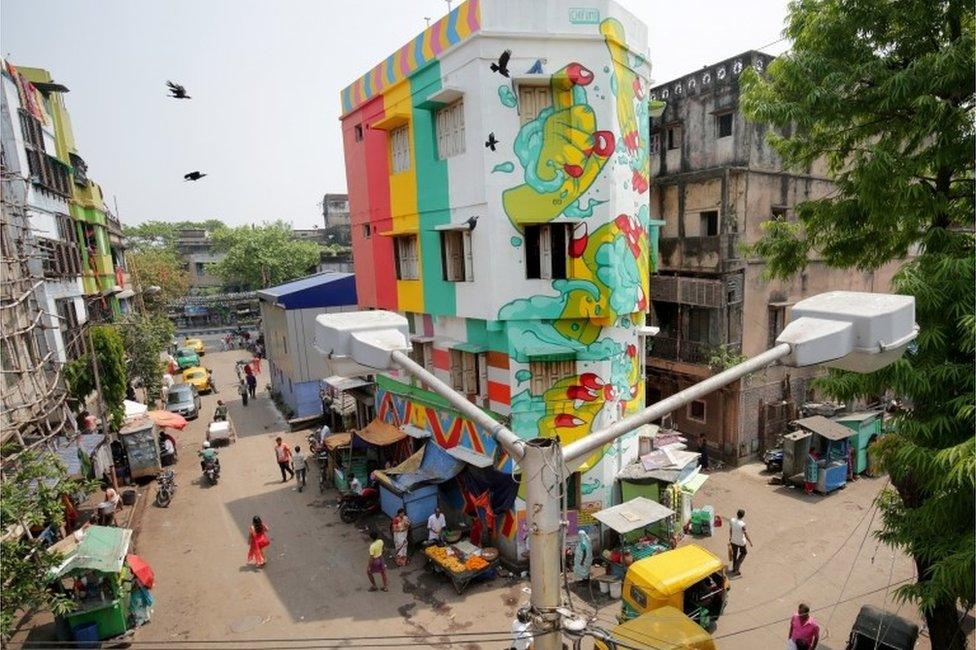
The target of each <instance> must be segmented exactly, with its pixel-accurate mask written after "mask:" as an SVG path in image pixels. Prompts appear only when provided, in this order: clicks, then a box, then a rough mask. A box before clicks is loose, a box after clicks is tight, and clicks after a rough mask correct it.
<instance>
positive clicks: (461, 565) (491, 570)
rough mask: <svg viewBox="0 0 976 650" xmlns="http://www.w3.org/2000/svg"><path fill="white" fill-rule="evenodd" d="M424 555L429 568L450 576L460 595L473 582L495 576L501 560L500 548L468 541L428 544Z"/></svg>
mask: <svg viewBox="0 0 976 650" xmlns="http://www.w3.org/2000/svg"><path fill="white" fill-rule="evenodd" d="M424 557H425V558H426V560H427V563H426V566H427V567H428V568H431V569H433V570H434V571H435V572H438V573H443V574H445V575H446V576H447V577H448V578H450V580H451V583H452V584H453V585H454V590H455V591H457V593H458V594H459V595H460V594H461V593H462V592H463V591H464V590H465V588H467V586H468V585H469V584H471V583H472V582H474V581H477V580H488V579H491V578H493V577H494V576H495V573H496V568H497V567H498V562H499V560H498V549H495V548H490V547H489V548H479V547H477V546H475V545H474V544H472V543H471V542H468V541H459V542H455V543H454V544H449V545H446V546H438V545H436V544H435V545H431V546H428V547H427V548H425V549H424Z"/></svg>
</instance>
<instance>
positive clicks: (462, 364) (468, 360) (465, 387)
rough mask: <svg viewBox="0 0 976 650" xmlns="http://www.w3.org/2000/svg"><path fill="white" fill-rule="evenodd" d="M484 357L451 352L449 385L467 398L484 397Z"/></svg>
mask: <svg viewBox="0 0 976 650" xmlns="http://www.w3.org/2000/svg"><path fill="white" fill-rule="evenodd" d="M487 371H488V364H487V359H486V355H485V354H483V353H481V354H477V353H474V352H464V351H462V350H451V385H452V386H453V388H454V390H456V391H458V392H460V393H463V394H464V395H467V396H468V397H484V396H485V391H486V389H487V383H488V380H487V376H488V372H487Z"/></svg>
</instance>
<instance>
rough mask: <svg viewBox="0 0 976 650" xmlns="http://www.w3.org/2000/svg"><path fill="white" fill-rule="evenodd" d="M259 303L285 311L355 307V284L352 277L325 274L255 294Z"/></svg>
mask: <svg viewBox="0 0 976 650" xmlns="http://www.w3.org/2000/svg"><path fill="white" fill-rule="evenodd" d="M257 295H258V298H259V299H261V300H262V301H266V302H270V303H273V304H278V305H281V306H282V307H284V308H285V309H308V308H315V307H338V306H344V305H349V306H355V304H356V282H355V276H354V275H353V274H352V273H342V272H340V271H324V272H322V273H316V274H315V275H310V276H308V277H305V278H300V279H298V280H294V281H292V282H286V283H285V284H279V285H278V286H276V287H268V288H267V289H262V290H261V291H258V292H257Z"/></svg>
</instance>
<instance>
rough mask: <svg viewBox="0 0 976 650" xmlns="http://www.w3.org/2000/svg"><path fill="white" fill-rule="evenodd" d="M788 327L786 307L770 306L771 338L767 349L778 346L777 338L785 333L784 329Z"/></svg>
mask: <svg viewBox="0 0 976 650" xmlns="http://www.w3.org/2000/svg"><path fill="white" fill-rule="evenodd" d="M784 327H786V306H785V305H770V306H769V337H768V340H767V341H766V342H767V344H768V346H767V347H770V348H771V347H774V346H775V345H776V337H777V336H779V335H780V334H781V333H782V332H783V328H784Z"/></svg>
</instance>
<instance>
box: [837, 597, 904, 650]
mask: <svg viewBox="0 0 976 650" xmlns="http://www.w3.org/2000/svg"><path fill="white" fill-rule="evenodd" d="M917 641H918V626H917V625H915V624H914V623H912V622H911V621H906V620H905V619H903V618H902V617H900V616H896V615H895V614H894V613H892V612H886V611H882V610H880V609H878V608H877V607H872V606H871V605H864V606H863V607H861V611H859V612H858V613H857V618H856V619H855V620H854V626H853V627H852V628H851V635H850V637H849V638H848V639H847V645H846V646H845V650H912V648H914V647H915V643H916V642H917Z"/></svg>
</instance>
